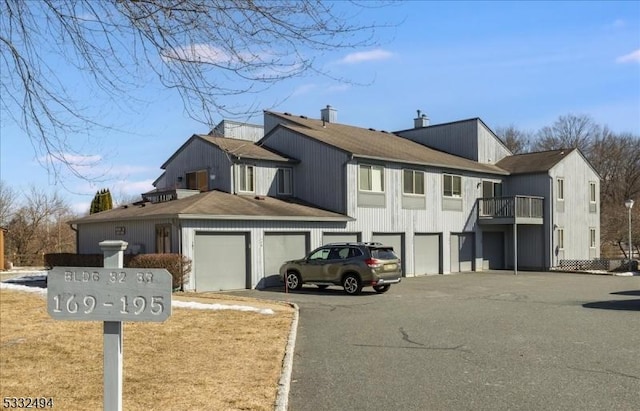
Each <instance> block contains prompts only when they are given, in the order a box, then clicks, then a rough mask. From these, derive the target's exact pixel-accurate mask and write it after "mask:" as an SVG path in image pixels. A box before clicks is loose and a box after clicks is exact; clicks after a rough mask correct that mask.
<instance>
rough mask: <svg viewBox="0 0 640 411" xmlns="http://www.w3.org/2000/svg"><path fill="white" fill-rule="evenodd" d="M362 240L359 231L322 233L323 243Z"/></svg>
mask: <svg viewBox="0 0 640 411" xmlns="http://www.w3.org/2000/svg"><path fill="white" fill-rule="evenodd" d="M358 241H360V234H358V233H322V245H325V244H329V243H357V242H358Z"/></svg>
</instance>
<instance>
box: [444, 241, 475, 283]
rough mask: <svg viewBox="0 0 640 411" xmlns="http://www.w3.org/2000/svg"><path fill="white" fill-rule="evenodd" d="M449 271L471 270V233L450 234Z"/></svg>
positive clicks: (472, 247)
mask: <svg viewBox="0 0 640 411" xmlns="http://www.w3.org/2000/svg"><path fill="white" fill-rule="evenodd" d="M450 245H451V272H452V273H459V272H466V271H473V255H474V252H473V250H474V248H475V246H474V235H473V233H460V234H451V243H450Z"/></svg>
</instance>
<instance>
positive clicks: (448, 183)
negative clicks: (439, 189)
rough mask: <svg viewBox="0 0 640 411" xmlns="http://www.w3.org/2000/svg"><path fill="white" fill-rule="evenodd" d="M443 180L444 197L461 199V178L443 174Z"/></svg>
mask: <svg viewBox="0 0 640 411" xmlns="http://www.w3.org/2000/svg"><path fill="white" fill-rule="evenodd" d="M443 180H444V184H443V186H444V191H443V195H444V196H445V197H462V177H460V176H453V175H450V174H444V175H443Z"/></svg>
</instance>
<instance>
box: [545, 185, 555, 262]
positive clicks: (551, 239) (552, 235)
mask: <svg viewBox="0 0 640 411" xmlns="http://www.w3.org/2000/svg"><path fill="white" fill-rule="evenodd" d="M549 181H550V184H549V206H548V207H547V208H548V210H549V228H550V230H549V231H550V236H549V237H548V238H549V244H550V247H549V248H547V251H549V269H551V267H554V259H555V258H554V252H553V249H554V238H555V231H556V228H555V227H556V223H555V221H554V218H555V213H554V212H553V203H554V202H555V197H554V194H553V177H551V176H549Z"/></svg>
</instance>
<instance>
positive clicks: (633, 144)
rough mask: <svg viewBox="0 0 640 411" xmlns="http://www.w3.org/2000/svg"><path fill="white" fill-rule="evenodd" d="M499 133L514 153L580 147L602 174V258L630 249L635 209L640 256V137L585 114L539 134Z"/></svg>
mask: <svg viewBox="0 0 640 411" xmlns="http://www.w3.org/2000/svg"><path fill="white" fill-rule="evenodd" d="M495 131H496V134H497V135H498V136H499V137H500V138H501V139H502V140H503V141H504V142H505V144H506V145H507V147H508V148H509V149H510V150H511V151H512V152H513V153H514V154H523V153H528V152H533V151H545V150H556V149H561V148H578V149H580V151H581V152H582V154H584V156H585V157H586V158H587V160H589V162H590V163H591V165H592V166H593V167H594V168H595V169H596V171H597V172H598V174H600V178H601V180H600V241H601V253H602V255H603V256H617V255H619V254H620V252H622V253H623V254H624V255H625V257H626V256H627V251H628V236H629V234H628V215H629V214H628V210H627V208H626V207H625V205H624V202H625V200H627V199H633V200H635V202H636V203H635V205H634V207H633V209H632V237H633V239H634V240H633V243H635V246H634V249H635V250H636V252H637V253H638V252H640V247H638V246H640V137H639V136H637V135H633V134H632V133H614V132H613V131H612V130H611V129H609V128H608V127H607V126H606V125H601V124H598V123H596V122H595V121H594V120H593V119H592V118H591V117H589V116H587V115H574V114H568V115H564V116H560V117H558V119H557V120H556V121H555V122H554V123H553V124H551V125H549V126H545V127H542V128H541V129H540V130H538V131H526V130H522V129H519V128H518V127H517V126H514V125H510V126H508V127H497V128H496V130H495Z"/></svg>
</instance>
